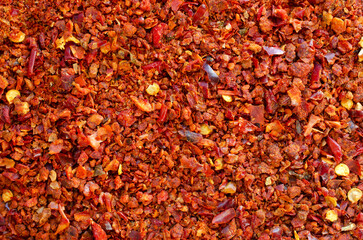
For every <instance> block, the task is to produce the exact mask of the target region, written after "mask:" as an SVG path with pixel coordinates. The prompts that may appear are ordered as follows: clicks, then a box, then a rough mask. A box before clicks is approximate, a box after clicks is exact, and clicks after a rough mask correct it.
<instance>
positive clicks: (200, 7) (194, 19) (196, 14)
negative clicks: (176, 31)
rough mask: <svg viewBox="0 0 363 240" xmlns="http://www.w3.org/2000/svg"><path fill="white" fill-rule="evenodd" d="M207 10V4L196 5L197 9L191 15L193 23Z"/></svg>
mask: <svg viewBox="0 0 363 240" xmlns="http://www.w3.org/2000/svg"><path fill="white" fill-rule="evenodd" d="M206 12H207V6H206V5H205V4H202V5H200V6H199V7H198V9H197V11H196V12H195V14H194V15H193V19H192V21H193V23H196V22H199V21H200V20H201V19H202V18H203V16H204V15H205V14H206Z"/></svg>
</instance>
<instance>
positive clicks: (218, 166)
mask: <svg viewBox="0 0 363 240" xmlns="http://www.w3.org/2000/svg"><path fill="white" fill-rule="evenodd" d="M214 167H215V169H216V170H221V169H223V160H222V158H218V159H216V160H215V162H214Z"/></svg>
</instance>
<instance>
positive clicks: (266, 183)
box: [265, 177, 273, 186]
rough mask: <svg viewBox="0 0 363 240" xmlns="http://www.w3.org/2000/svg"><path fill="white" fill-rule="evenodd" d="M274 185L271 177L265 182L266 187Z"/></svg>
mask: <svg viewBox="0 0 363 240" xmlns="http://www.w3.org/2000/svg"><path fill="white" fill-rule="evenodd" d="M272 183H273V182H272V179H271V177H267V178H266V180H265V185H266V186H271V185H272Z"/></svg>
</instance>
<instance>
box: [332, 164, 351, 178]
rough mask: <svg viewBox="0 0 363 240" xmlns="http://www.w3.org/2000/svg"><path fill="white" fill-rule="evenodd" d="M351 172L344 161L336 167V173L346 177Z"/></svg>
mask: <svg viewBox="0 0 363 240" xmlns="http://www.w3.org/2000/svg"><path fill="white" fill-rule="evenodd" d="M349 172H350V171H349V167H348V166H347V165H346V164H344V163H340V164H338V165H337V166H336V167H335V174H336V175H338V176H343V177H346V176H348V175H349Z"/></svg>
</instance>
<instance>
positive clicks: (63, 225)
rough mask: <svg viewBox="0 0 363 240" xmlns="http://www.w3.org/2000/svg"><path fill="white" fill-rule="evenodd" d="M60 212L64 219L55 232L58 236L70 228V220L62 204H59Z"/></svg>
mask: <svg viewBox="0 0 363 240" xmlns="http://www.w3.org/2000/svg"><path fill="white" fill-rule="evenodd" d="M58 210H59V213H60V215H61V216H62V219H61V221H60V223H59V225H58V228H57V231H56V232H55V234H56V235H57V234H58V233H60V232H62V231H64V230H65V229H66V228H68V227H69V220H68V218H67V216H66V214H65V213H64V211H63V206H62V205H61V204H60V203H59V204H58Z"/></svg>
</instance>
